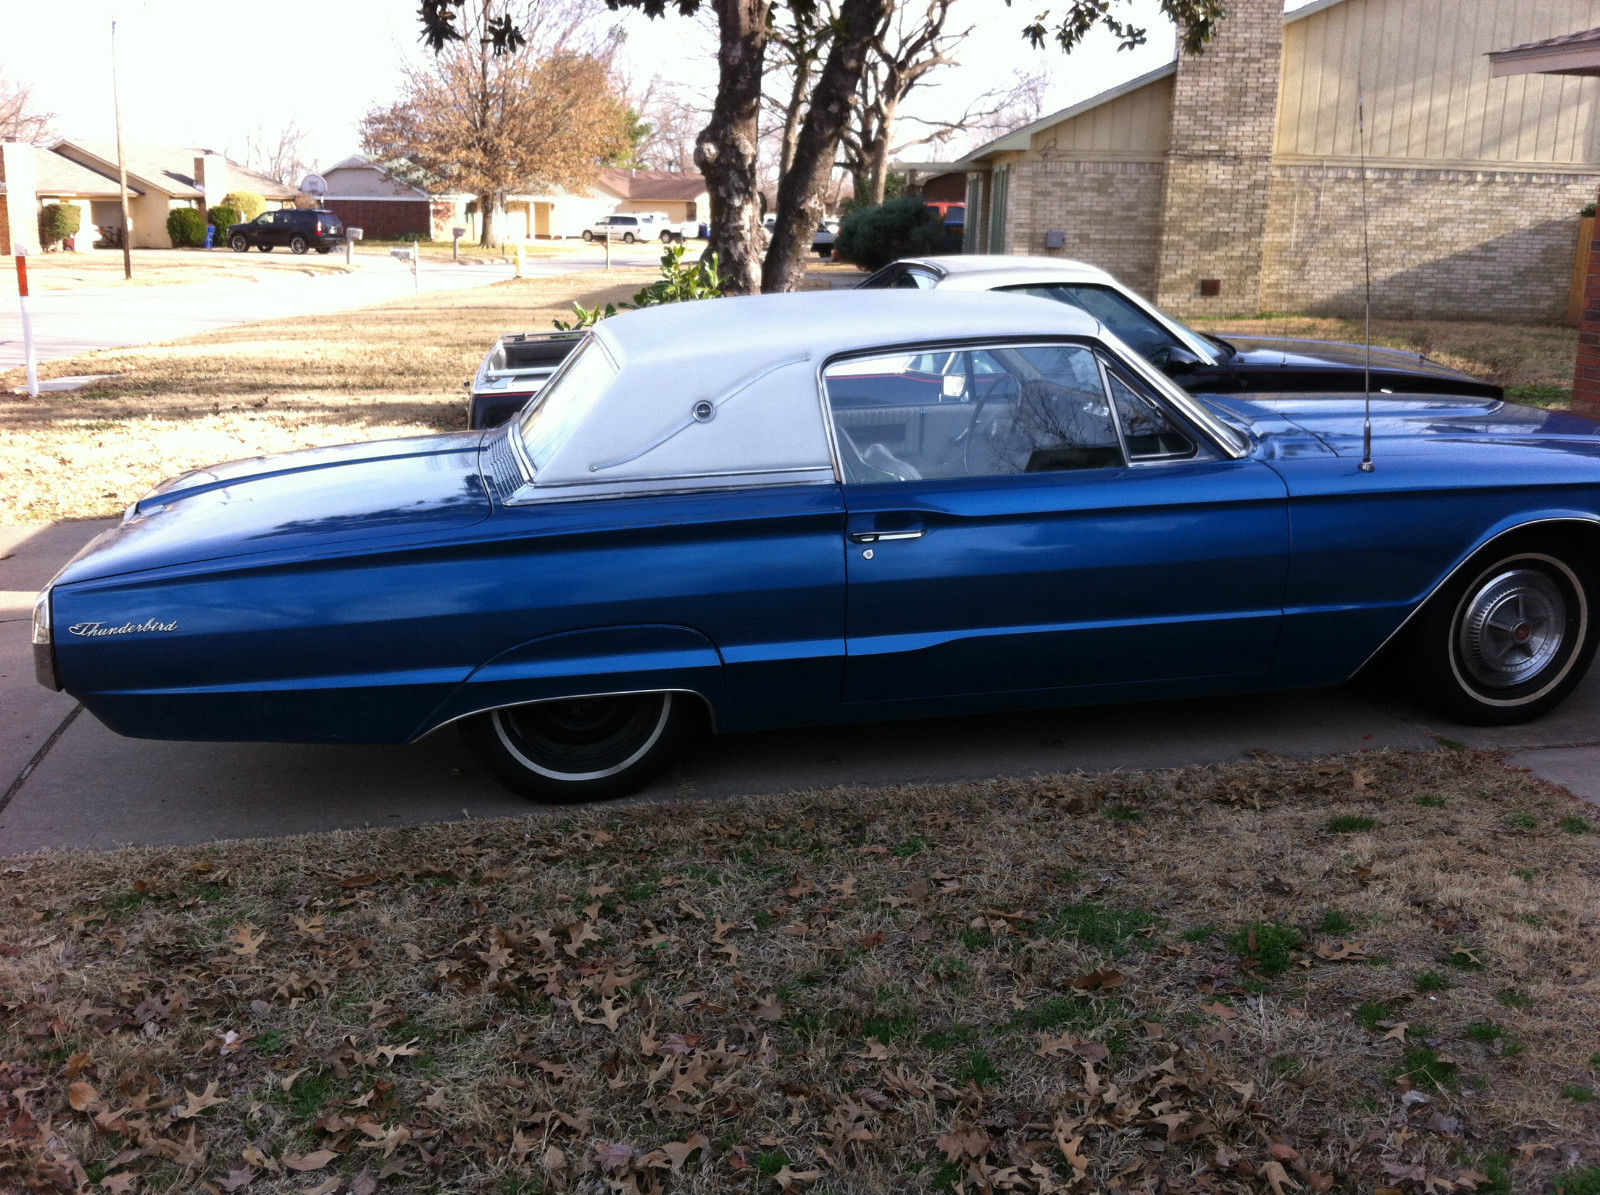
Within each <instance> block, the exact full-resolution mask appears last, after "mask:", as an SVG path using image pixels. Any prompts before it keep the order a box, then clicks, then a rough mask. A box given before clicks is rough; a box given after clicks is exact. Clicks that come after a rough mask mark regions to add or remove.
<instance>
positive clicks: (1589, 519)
mask: <svg viewBox="0 0 1600 1195" xmlns="http://www.w3.org/2000/svg"><path fill="white" fill-rule="evenodd" d="M1552 523H1588V524H1590V525H1591V526H1600V515H1557V516H1553V517H1551V518H1548V519H1534V520H1532V521H1531V522H1527V523H1518V524H1517V525H1516V526H1515V527H1507V528H1506V529H1505V530H1504V531H1497V532H1495V533H1494V534H1493V535H1491V536H1490V537H1489V538H1488V539H1486V540H1484V541H1483V542H1482V543H1481V544H1478V545H1477V546H1476V547H1475V548H1473V549H1472V550H1471V551H1469V552H1468V553H1467V554H1466V555H1465V556H1464V557H1462V558H1461V559H1460V560H1458V561H1456V563H1455V564H1454V565H1452V566H1451V568H1450V571H1449V572H1447V573H1445V575H1444V576H1442V577H1440V578H1439V580H1438V582H1437V583H1436V584H1435V585H1434V587H1433V588H1432V589H1430V590H1428V592H1427V593H1426V594H1425V595H1424V596H1423V598H1422V600H1421V601H1420V602H1418V603H1417V604H1416V605H1415V606H1413V607H1412V609H1411V613H1410V614H1407V615H1406V616H1405V618H1404V619H1402V620H1401V622H1400V625H1399V626H1397V627H1395V629H1394V630H1392V631H1390V632H1389V634H1388V636H1387V637H1386V638H1385V639H1384V641H1383V642H1382V643H1380V644H1378V646H1377V647H1376V648H1374V649H1373V651H1372V654H1371V655H1369V656H1367V658H1366V659H1364V660H1362V661H1361V663H1360V664H1359V665H1357V666H1356V668H1355V670H1354V671H1353V672H1351V673H1350V675H1349V676H1347V677H1345V678H1344V679H1345V681H1346V682H1348V681H1350V680H1353V679H1354V678H1355V677H1356V675H1357V674H1358V673H1360V671H1361V669H1363V668H1365V667H1366V666H1367V665H1368V664H1370V663H1372V661H1373V660H1375V659H1377V658H1378V656H1379V655H1381V654H1382V653H1383V649H1384V648H1386V647H1388V646H1389V644H1391V643H1393V642H1394V641H1395V640H1396V639H1397V638H1399V637H1400V634H1401V632H1402V631H1404V630H1405V629H1406V628H1407V627H1408V626H1410V625H1411V620H1412V619H1413V618H1415V617H1416V616H1417V615H1418V614H1420V613H1421V612H1422V608H1423V607H1424V606H1426V605H1427V604H1428V603H1429V602H1431V601H1433V595H1434V594H1436V593H1438V592H1439V591H1440V590H1441V589H1443V588H1444V587H1445V586H1446V585H1448V584H1449V583H1450V582H1451V581H1452V580H1454V579H1455V576H1456V574H1457V573H1459V572H1460V571H1461V570H1462V569H1464V568H1466V567H1467V565H1469V564H1471V563H1472V558H1473V557H1474V556H1476V555H1477V554H1478V553H1479V552H1481V551H1483V550H1484V549H1485V548H1487V547H1488V546H1489V545H1490V544H1492V543H1494V542H1495V541H1496V540H1500V539H1504V538H1505V537H1506V536H1508V535H1515V534H1517V533H1518V532H1519V531H1527V530H1528V529H1529V528H1530V527H1543V526H1547V525H1549V524H1552Z"/></svg>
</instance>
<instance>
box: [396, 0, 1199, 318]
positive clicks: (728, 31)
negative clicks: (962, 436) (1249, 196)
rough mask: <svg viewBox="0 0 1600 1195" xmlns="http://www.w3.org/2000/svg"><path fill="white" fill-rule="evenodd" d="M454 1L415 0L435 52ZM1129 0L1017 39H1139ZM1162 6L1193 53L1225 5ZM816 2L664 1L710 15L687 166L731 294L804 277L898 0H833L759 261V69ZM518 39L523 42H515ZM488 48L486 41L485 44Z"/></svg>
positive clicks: (1084, 2) (1111, 1)
mask: <svg viewBox="0 0 1600 1195" xmlns="http://www.w3.org/2000/svg"><path fill="white" fill-rule="evenodd" d="M483 2H484V20H485V28H484V32H483V34H482V36H483V38H484V42H483V44H484V45H485V47H487V46H489V45H490V44H491V43H492V44H493V47H494V49H495V50H496V52H497V53H498V52H499V51H501V50H503V49H509V50H512V51H514V50H516V49H517V48H518V45H517V44H510V43H511V41H512V39H511V38H509V37H507V36H505V35H506V34H507V33H508V32H510V25H511V18H510V17H509V16H503V17H499V18H494V19H493V20H492V21H491V20H490V18H489V8H488V6H489V4H490V3H491V0H483ZM461 3H462V0H422V9H421V17H422V23H423V38H424V40H425V41H427V42H428V43H429V44H430V45H432V46H433V47H434V48H435V50H436V51H437V50H439V49H440V48H441V47H443V46H445V45H447V44H449V43H450V42H451V41H452V40H454V39H460V38H462V37H463V36H464V35H463V34H462V33H461V32H460V31H458V30H457V28H456V26H455V24H454V13H453V12H451V9H452V7H453V6H457V5H460V4H461ZM606 3H607V4H608V5H609V6H610V7H612V8H616V9H622V8H629V9H638V10H640V11H642V12H644V13H645V14H646V15H647V16H650V17H662V16H665V15H666V14H667V11H668V7H669V0H606ZM1132 3H1133V0H1061V4H1062V8H1061V10H1060V12H1059V15H1058V14H1057V13H1056V12H1055V11H1052V10H1049V9H1047V10H1046V11H1044V12H1042V13H1040V14H1039V15H1037V16H1035V17H1034V19H1033V20H1032V21H1031V22H1029V23H1028V24H1027V25H1025V26H1024V27H1023V29H1022V35H1023V37H1024V38H1026V39H1027V40H1028V41H1030V42H1031V43H1032V44H1034V45H1035V46H1040V45H1043V44H1045V42H1047V41H1053V42H1055V43H1056V44H1057V45H1058V46H1059V47H1060V48H1061V49H1062V50H1068V51H1070V50H1071V49H1073V48H1074V47H1075V46H1077V45H1078V44H1079V43H1080V42H1082V40H1083V39H1084V37H1086V36H1087V35H1088V34H1089V33H1090V32H1091V31H1093V30H1094V29H1097V28H1103V29H1106V30H1108V31H1109V32H1110V33H1111V34H1112V35H1113V36H1114V37H1116V38H1118V39H1119V40H1120V42H1121V44H1122V47H1123V48H1125V49H1126V48H1131V47H1133V46H1138V45H1142V44H1143V43H1144V42H1145V41H1146V40H1147V34H1146V31H1145V30H1144V29H1143V28H1142V27H1140V26H1139V25H1136V24H1134V23H1133V22H1132V21H1130V20H1128V19H1126V14H1127V12H1128V10H1129V9H1130V7H1131V5H1132ZM1159 3H1160V9H1161V11H1162V12H1163V13H1164V14H1165V15H1166V16H1168V17H1170V18H1171V19H1172V20H1173V21H1174V22H1175V23H1176V24H1177V26H1178V30H1179V36H1180V39H1181V40H1182V42H1183V44H1184V46H1185V47H1186V48H1187V49H1188V50H1189V51H1190V52H1196V51H1198V50H1200V48H1201V47H1203V46H1204V45H1205V43H1206V42H1207V41H1208V40H1209V39H1210V38H1211V36H1212V34H1213V33H1214V32H1215V30H1216V27H1217V25H1218V23H1219V22H1220V21H1221V20H1222V18H1223V15H1224V11H1225V0H1159ZM815 4H816V0H671V4H670V7H671V8H672V10H673V11H675V12H677V13H678V14H680V15H683V16H694V15H695V14H697V13H699V12H701V11H702V10H703V9H704V10H709V11H710V12H711V13H712V14H714V16H715V17H716V21H717V35H718V43H719V46H718V52H717V94H716V100H715V102H714V104H713V105H712V109H711V119H710V120H709V121H708V122H707V124H706V126H705V128H703V129H702V130H701V131H700V135H699V137H698V138H697V139H696V144H695V163H696V164H697V165H698V166H699V167H700V171H701V173H702V174H704V175H705V179H706V188H707V190H708V192H709V193H710V196H711V244H710V246H709V250H710V251H711V252H714V253H717V254H719V255H720V257H721V260H722V274H723V285H724V287H725V288H726V289H727V290H729V291H731V292H733V293H748V292H750V291H753V290H755V289H756V287H757V283H758V273H759V284H760V287H761V289H763V290H768V291H774V290H792V289H794V288H795V287H796V286H798V285H799V283H800V280H801V278H802V277H803V275H804V263H805V254H806V251H807V250H808V249H809V247H810V245H811V241H812V234H813V233H814V232H815V230H816V226H815V223H814V221H815V219H816V209H817V205H818V201H819V197H820V196H821V194H822V191H823V189H824V188H825V187H826V186H827V184H828V182H829V180H830V178H831V177H832V174H833V166H834V158H835V155H836V154H837V152H838V148H839V142H840V139H841V137H842V136H843V133H844V128H845V122H846V119H847V118H848V116H849V112H850V105H851V102H852V99H853V97H854V96H855V95H856V93H857V91H858V89H859V88H860V86H861V78H862V75H863V73H864V72H865V71H866V69H867V64H868V61H869V60H870V58H871V55H872V54H873V52H874V45H873V42H874V39H875V38H876V37H877V36H878V35H879V34H880V32H881V31H882V30H883V29H884V28H885V27H886V26H887V24H888V21H889V18H890V17H891V16H892V14H893V13H894V10H895V6H896V0H839V7H838V12H837V16H836V18H835V19H834V20H833V21H832V22H831V23H830V24H829V26H828V28H827V40H826V45H825V47H824V49H823V52H821V53H820V54H819V59H818V61H819V66H818V70H817V73H816V76H815V79H814V80H813V82H812V85H811V90H810V97H809V102H808V103H807V105H806V112H805V115H804V117H803V118H802V119H801V122H800V127H799V129H798V131H797V132H796V133H795V136H794V139H793V152H792V155H791V156H790V158H789V162H788V165H787V168H786V169H785V170H784V171H783V173H782V175H781V177H780V179H779V183H778V203H777V227H776V229H775V230H774V235H773V237H772V241H771V243H770V245H769V246H768V248H767V251H766V256H765V260H764V262H762V263H760V264H759V267H758V261H757V259H758V257H759V256H760V246H761V242H762V233H761V228H760V201H759V191H758V187H759V175H760V165H761V164H760V160H759V153H758V149H759V142H760V123H761V119H760V118H761V108H762V96H761V91H762V76H763V73H764V72H765V69H766V66H767V52H768V43H769V42H770V40H771V38H772V30H773V29H774V28H775V27H783V26H784V24H785V23H786V20H787V16H786V14H788V15H792V14H793V13H794V12H795V10H796V9H800V10H804V9H810V8H814V7H815ZM519 40H520V39H519ZM485 53H487V48H486V49H485Z"/></svg>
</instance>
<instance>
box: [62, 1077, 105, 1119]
mask: <svg viewBox="0 0 1600 1195" xmlns="http://www.w3.org/2000/svg"><path fill="white" fill-rule="evenodd" d="M67 1102H68V1103H69V1104H71V1105H72V1110H73V1111H74V1112H87V1111H89V1110H90V1109H91V1108H94V1107H97V1106H98V1105H99V1103H100V1093H99V1092H97V1091H95V1089H94V1088H93V1087H91V1086H90V1085H89V1084H87V1083H85V1082H83V1081H82V1080H79V1081H78V1082H76V1083H73V1084H71V1085H70V1086H68V1088H67Z"/></svg>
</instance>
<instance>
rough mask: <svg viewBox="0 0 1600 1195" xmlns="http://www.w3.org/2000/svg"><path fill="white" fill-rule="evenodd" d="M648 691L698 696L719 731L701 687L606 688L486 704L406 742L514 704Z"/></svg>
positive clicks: (640, 693) (421, 731)
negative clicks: (589, 691) (528, 699)
mask: <svg viewBox="0 0 1600 1195" xmlns="http://www.w3.org/2000/svg"><path fill="white" fill-rule="evenodd" d="M646 693H682V694H684V695H685V696H687V697H698V698H699V699H700V702H701V704H702V705H704V706H705V709H706V717H707V718H708V719H709V720H710V722H711V733H712V734H715V733H717V708H716V706H714V705H712V704H711V699H710V698H709V697H707V696H706V695H705V694H704V693H702V692H700V690H699V689H676V688H673V689H605V690H602V691H600V692H597V693H563V694H562V695H561V696H559V697H541V698H539V700H538V701H513V702H512V703H511V704H510V705H486V706H484V707H482V708H481V709H474V710H469V711H468V712H467V713H464V714H457V715H456V716H455V717H453V718H446V719H445V720H444V721H443V722H439V723H437V724H436V725H433V726H429V727H428V728H427V729H425V730H419V731H417V732H416V733H415V734H413V735H412V736H411V737H410V738H409V739H407V740H406V742H408V743H415V742H416V741H417V740H419V739H422V738H426V737H427V736H428V735H430V734H433V733H434V732H435V731H438V730H443V729H444V728H445V727H446V726H454V725H455V724H456V723H457V722H462V721H465V720H466V719H468V718H476V717H477V716H478V715H479V714H488V713H493V712H494V711H495V710H505V709H511V708H513V707H514V706H519V705H538V704H540V703H541V702H545V701H578V700H581V699H583V698H585V697H639V696H642V695H643V694H646Z"/></svg>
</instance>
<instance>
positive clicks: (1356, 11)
mask: <svg viewBox="0 0 1600 1195" xmlns="http://www.w3.org/2000/svg"><path fill="white" fill-rule="evenodd" d="M1597 25H1600V0H1346V3H1344V4H1336V5H1334V6H1333V7H1332V8H1328V9H1324V10H1323V11H1321V12H1318V13H1315V14H1313V15H1312V16H1309V17H1306V18H1304V19H1302V20H1299V21H1295V22H1293V23H1292V24H1290V25H1289V26H1288V27H1287V28H1286V29H1285V31H1284V38H1285V41H1284V59H1283V83H1282V90H1281V99H1280V107H1279V119H1278V142H1277V154H1278V158H1279V160H1280V161H1283V160H1286V159H1288V160H1293V159H1296V158H1300V159H1307V158H1312V159H1315V158H1324V159H1326V158H1332V159H1349V158H1354V157H1356V156H1358V153H1359V147H1358V145H1357V140H1356V94H1357V83H1358V80H1359V81H1360V83H1361V85H1362V90H1363V91H1364V94H1365V98H1366V108H1367V129H1368V144H1367V153H1368V156H1369V157H1371V158H1377V159H1385V160H1388V161H1391V162H1422V161H1427V162H1429V163H1430V164H1432V165H1441V164H1447V163H1448V164H1453V165H1465V164H1485V165H1489V164H1492V165H1501V166H1516V165H1529V166H1532V165H1541V166H1554V165H1586V164H1588V165H1600V82H1596V81H1595V80H1593V79H1582V78H1569V77H1565V76H1554V75H1526V76H1520V77H1517V78H1510V79H1491V78H1490V77H1489V60H1488V59H1487V58H1486V57H1484V56H1485V55H1486V54H1487V53H1488V52H1489V51H1490V50H1503V49H1506V48H1507V47H1509V46H1514V45H1518V44H1520V43H1523V42H1530V41H1537V40H1539V39H1541V38H1546V37H1555V36H1558V35H1560V34H1565V33H1574V32H1577V31H1578V30H1580V29H1590V28H1593V27H1595V26H1597Z"/></svg>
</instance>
